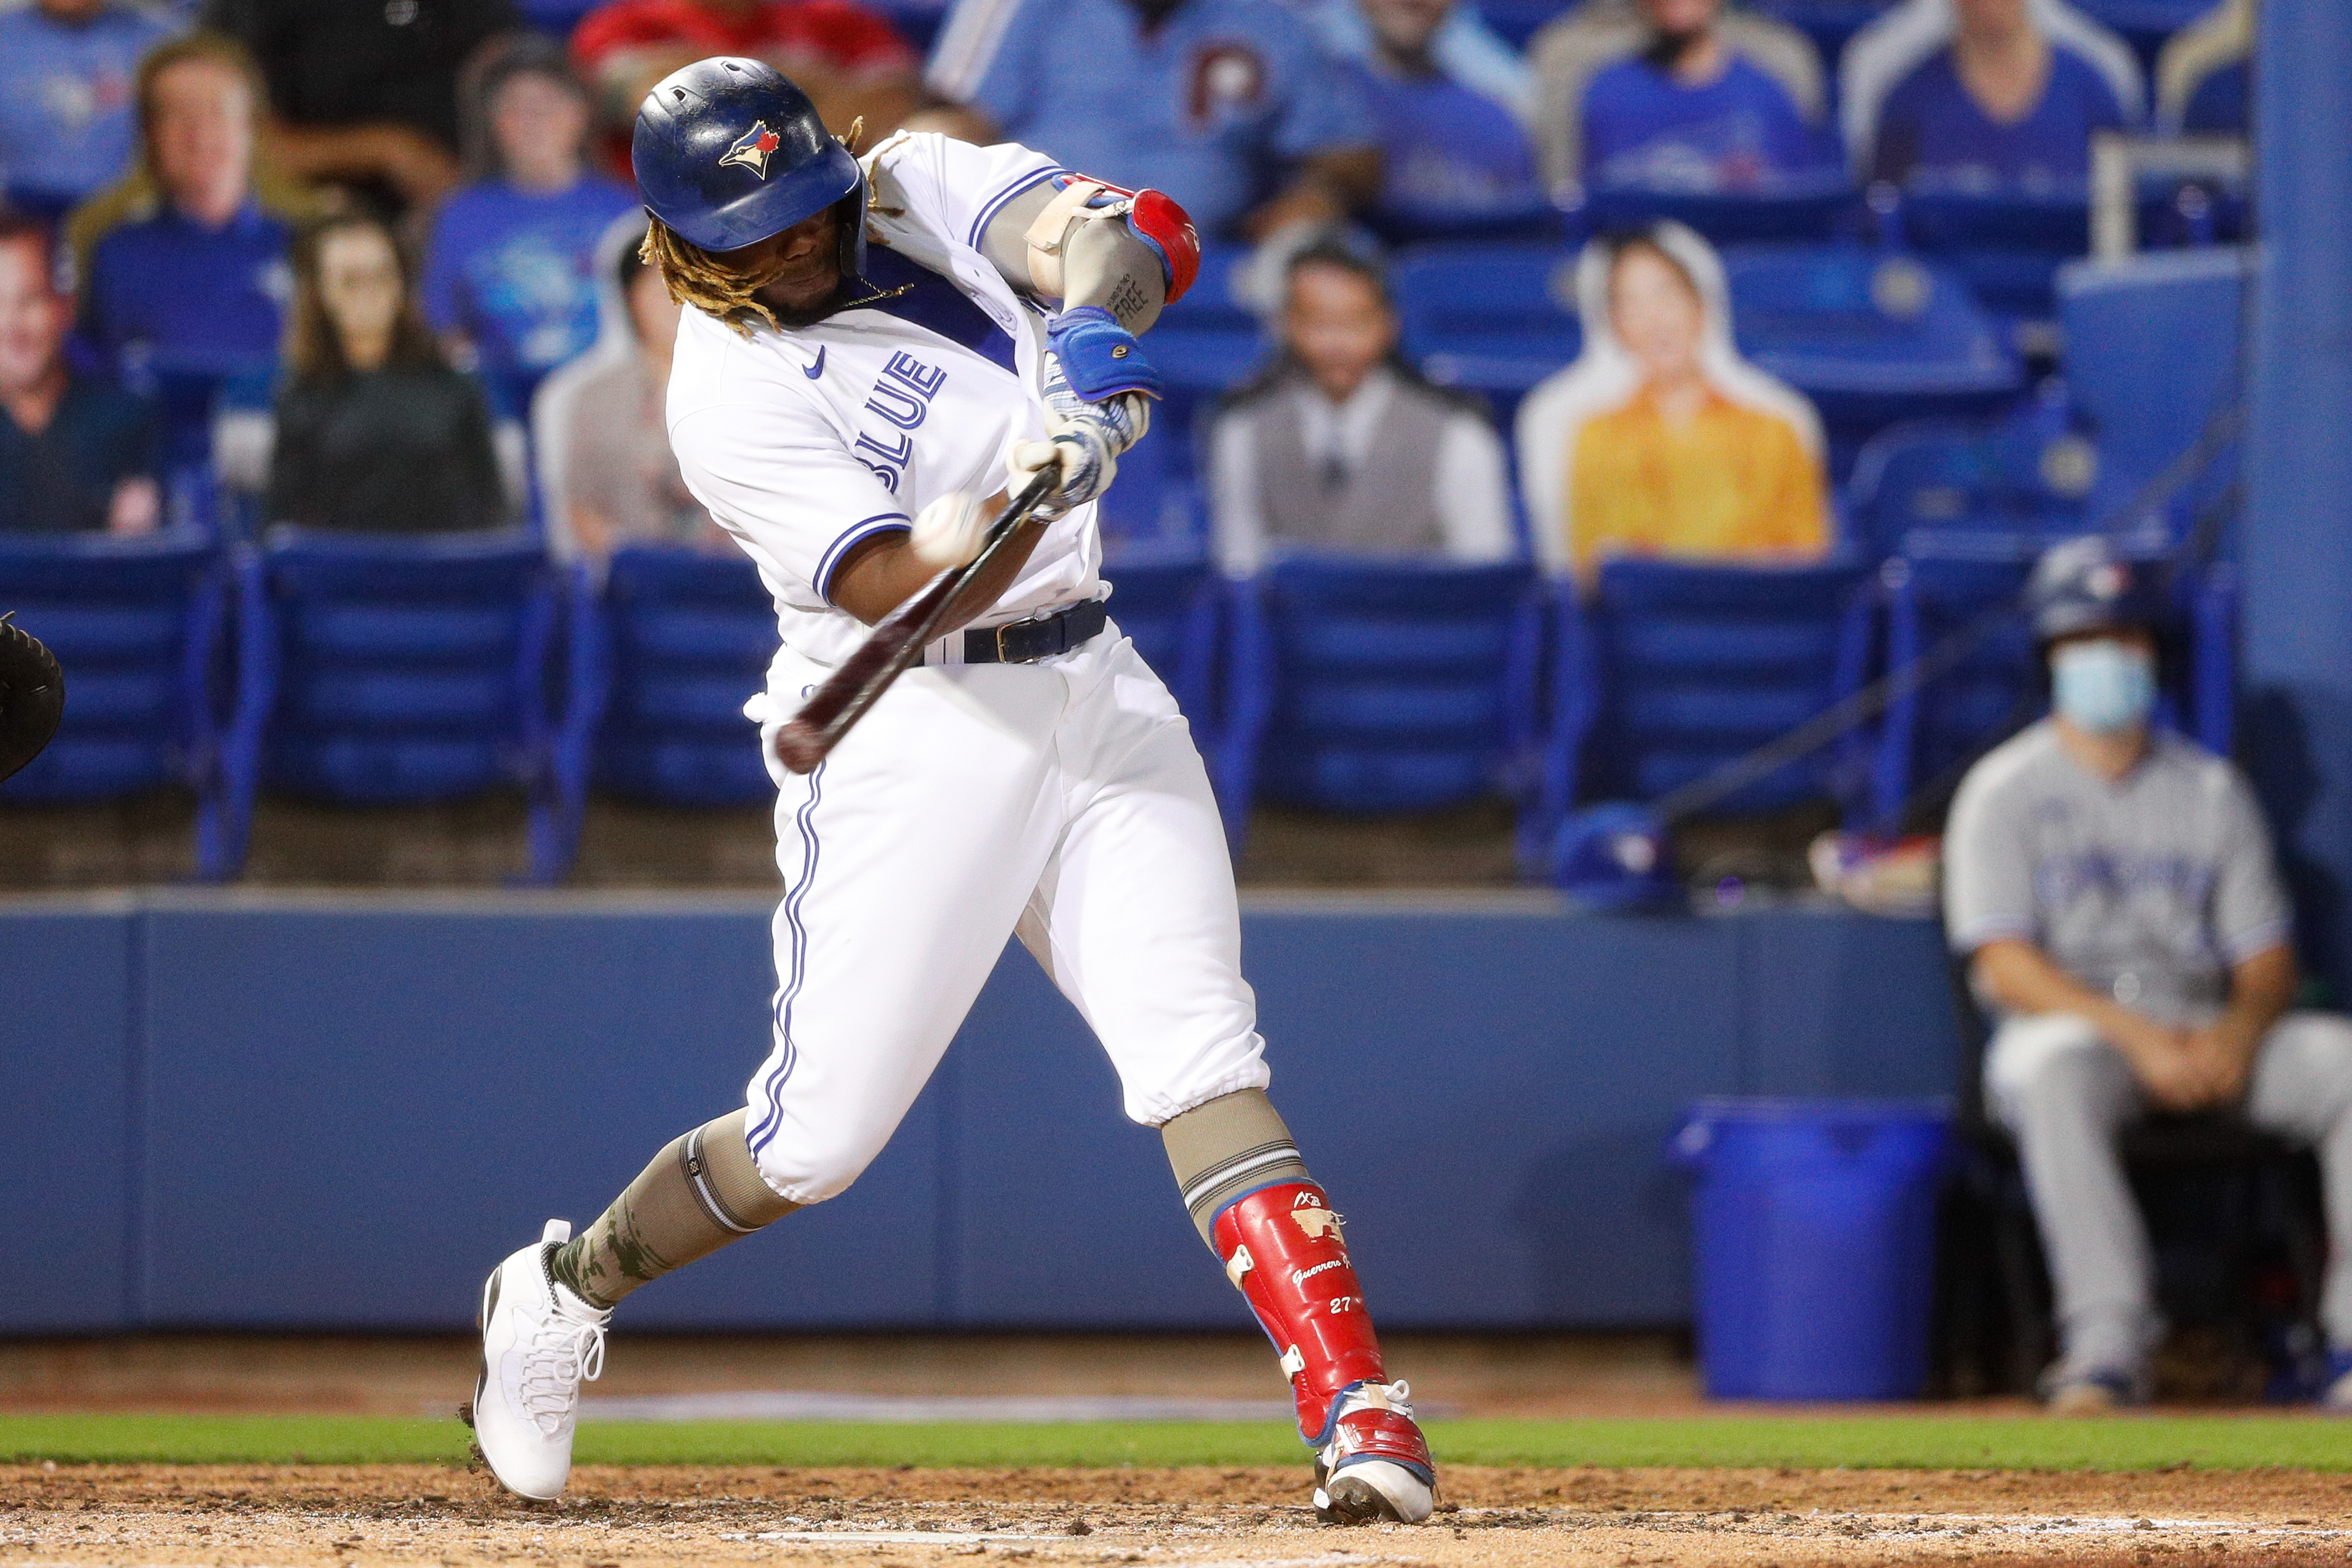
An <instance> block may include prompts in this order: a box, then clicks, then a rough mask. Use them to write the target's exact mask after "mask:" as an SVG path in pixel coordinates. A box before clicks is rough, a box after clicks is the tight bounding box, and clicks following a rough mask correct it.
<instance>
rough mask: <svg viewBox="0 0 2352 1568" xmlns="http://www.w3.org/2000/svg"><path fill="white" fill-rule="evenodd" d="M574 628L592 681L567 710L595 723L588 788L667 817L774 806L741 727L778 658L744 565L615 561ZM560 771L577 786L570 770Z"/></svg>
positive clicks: (652, 558) (662, 556)
mask: <svg viewBox="0 0 2352 1568" xmlns="http://www.w3.org/2000/svg"><path fill="white" fill-rule="evenodd" d="M574 625H575V626H579V627H582V628H583V630H582V632H580V633H578V634H577V643H578V646H579V648H580V653H581V657H580V658H579V659H578V661H577V671H578V672H579V673H584V674H588V675H590V676H591V677H592V678H593V679H596V680H597V687H596V689H595V690H593V692H585V693H582V694H581V695H578V696H576V697H575V699H574V703H573V706H574V707H575V708H577V707H579V706H583V704H584V705H586V706H590V707H591V709H592V711H593V712H595V713H596V714H597V715H598V716H599V719H598V722H597V723H595V724H594V725H593V735H594V737H595V741H594V744H595V761H594V764H593V777H594V779H595V780H596V782H598V783H599V784H601V785H603V786H604V788H606V789H611V790H613V791H614V793H615V794H619V795H625V796H628V797H630V798H632V799H634V800H652V801H657V802H660V803H662V804H665V805H673V806H733V805H745V804H749V803H751V802H754V801H759V800H768V799H770V798H771V797H772V796H773V795H774V794H775V792H776V787H775V784H774V782H773V781H772V780H771V779H770V778H769V777H768V768H767V763H766V760H765V759H764V758H762V757H761V753H760V737H759V731H758V730H757V729H755V728H754V727H752V725H751V721H750V720H748V719H746V718H745V717H744V716H743V704H744V702H745V700H746V699H747V698H749V697H750V696H751V694H752V693H754V692H757V691H760V690H761V689H762V688H763V687H764V686H765V685H766V684H767V678H768V664H769V661H771V660H772V659H773V658H774V657H775V653H776V607H775V602H774V601H773V600H772V598H771V597H770V596H769V593H768V590H767V586H766V585H765V584H764V583H762V582H761V580H760V570H759V568H757V567H756V566H754V565H752V564H751V558H750V557H748V556H745V555H743V554H742V553H741V552H740V551H737V550H731V549H730V550H728V551H725V552H724V553H719V552H706V551H701V550H683V549H661V548H659V547H646V546H632V547H630V548H627V549H620V550H616V551H614V555H613V560H612V566H611V570H610V571H609V573H608V574H607V576H606V578H605V580H604V603H603V614H602V616H601V617H598V618H596V619H595V620H594V621H593V622H582V621H580V620H577V619H575V622H574ZM590 728H591V727H587V726H583V731H586V730H588V729H590ZM562 772H563V773H564V774H565V775H566V777H567V779H571V778H577V777H578V776H579V774H578V770H576V769H575V768H572V767H570V766H566V767H564V768H562ZM567 793H568V791H567Z"/></svg>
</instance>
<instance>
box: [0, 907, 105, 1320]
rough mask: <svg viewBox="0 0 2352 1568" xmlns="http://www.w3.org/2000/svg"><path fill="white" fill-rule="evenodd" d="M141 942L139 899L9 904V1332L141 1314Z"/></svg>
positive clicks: (5, 916)
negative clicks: (137, 1307)
mask: <svg viewBox="0 0 2352 1568" xmlns="http://www.w3.org/2000/svg"><path fill="white" fill-rule="evenodd" d="M134 934H135V922H134V921H133V919H132V917H131V911H130V906H129V901H128V900H122V901H118V902H116V903H113V904H109V903H107V902H104V901H89V902H87V903H79V904H64V903H61V902H54V901H49V900H27V901H26V902H24V903H22V904H11V905H8V906H5V907H0V1154H4V1155H5V1157H0V1213H5V1215H7V1217H8V1238H9V1255H10V1259H11V1267H10V1269H9V1277H8V1288H7V1289H6V1290H5V1291H0V1333H43V1332H47V1331H58V1332H66V1331H77V1332H86V1331H89V1330H96V1329H110V1328H119V1327H121V1326H122V1325H123V1324H125V1323H128V1322H131V1312H132V1306H133V1302H132V1300H131V1285H132V1281H131V1267H132V1259H133V1252H132V1247H131V1184H132V1179H133V1173H134V1171H135V1169H136V1165H135V1161H136V1155H135V1153H134V1150H133V1147H132V1144H131V1125H130V1118H131V1094H132V1088H133V1083H134V1074H135V1073H136V1072H137V1070H138V1061H139V1041H138V1038H137V1029H138V1018H137V1013H136V1010H135V1008H134V1004H133V990H134V974H135V969H136V965H137V954H136V950H135V946H134V941H135V935H134Z"/></svg>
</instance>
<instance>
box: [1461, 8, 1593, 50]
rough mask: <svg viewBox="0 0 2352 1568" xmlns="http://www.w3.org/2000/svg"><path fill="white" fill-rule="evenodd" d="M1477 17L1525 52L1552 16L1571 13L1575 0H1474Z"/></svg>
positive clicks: (1514, 46)
mask: <svg viewBox="0 0 2352 1568" xmlns="http://www.w3.org/2000/svg"><path fill="white" fill-rule="evenodd" d="M1476 3H1477V7H1478V15H1479V16H1483V17H1485V18H1486V26H1489V27H1492V28H1494V29H1495V31H1496V32H1497V33H1499V34H1501V35H1502V37H1503V38H1504V40H1505V41H1506V42H1507V43H1508V44H1509V45H1510V46H1511V47H1513V48H1515V49H1521V50H1524V49H1525V48H1526V47H1528V39H1529V38H1532V37H1535V36H1536V34H1537V32H1538V30H1539V29H1541V28H1542V26H1543V25H1544V24H1545V23H1547V22H1549V21H1550V20H1551V19H1552V18H1553V17H1555V16H1561V15H1563V14H1565V13H1566V12H1568V11H1570V10H1572V9H1573V8H1574V6H1575V0H1476Z"/></svg>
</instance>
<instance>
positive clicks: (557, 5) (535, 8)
mask: <svg viewBox="0 0 2352 1568" xmlns="http://www.w3.org/2000/svg"><path fill="white" fill-rule="evenodd" d="M597 4H598V0H522V4H521V5H520V10H521V12H522V15H523V20H525V21H527V22H529V23H530V25H531V26H534V27H536V28H538V29H539V30H540V31H541V32H542V33H548V34H551V35H553V36H554V37H559V38H568V37H571V36H572V28H574V27H576V26H579V25H580V18H581V17H583V16H586V15H588V13H589V12H591V11H593V10H594V9H595V8H596V6H597Z"/></svg>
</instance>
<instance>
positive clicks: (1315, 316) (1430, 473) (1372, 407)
mask: <svg viewBox="0 0 2352 1568" xmlns="http://www.w3.org/2000/svg"><path fill="white" fill-rule="evenodd" d="M1281 332H1282V352H1281V354H1280V356H1279V357H1278V358H1277V359H1276V361H1274V363H1273V364H1272V365H1271V366H1270V367H1269V368H1268V369H1267V371H1265V374H1263V375H1261V376H1259V377H1258V378H1257V379H1256V380H1255V381H1254V382H1251V383H1250V384H1249V385H1247V386H1245V387H1244V388H1242V389H1241V390H1240V391H1238V392H1234V394H1233V395H1232V396H1231V397H1230V398H1229V399H1227V400H1226V402H1225V405H1224V407H1223V410H1222V411H1221V412H1220V413H1219V414H1218V417H1217V421H1216V425H1215V429H1214V432H1213V435H1212V437H1211V443H1210V465H1209V466H1210V487H1211V492H1212V494H1211V502H1212V509H1213V514H1214V518H1215V547H1216V556H1217V561H1218V564H1219V565H1220V566H1222V567H1223V569H1224V570H1225V571H1226V572H1227V573H1229V574H1230V575H1233V576H1235V577H1245V576H1247V575H1249V574H1250V573H1251V572H1253V571H1255V570H1257V569H1258V567H1259V566H1260V565H1262V564H1263V563H1264V562H1265V560H1266V559H1268V558H1269V557H1271V556H1274V555H1278V554H1281V553H1283V552H1285V551H1288V550H1304V551H1311V552H1315V553H1319V554H1336V555H1380V556H1427V557H1430V558H1433V559H1450V560H1458V561H1492V560H1507V559H1510V557H1511V556H1512V554H1513V553H1514V552H1515V551H1516V549H1517V545H1516V544H1515V543H1514V542H1513V539H1512V538H1511V503H1510V491H1509V488H1508V482H1507V479H1506V477H1505V474H1504V465H1503V444H1502V442H1501V440H1500V439H1499V438H1497V437H1496V434H1495V427H1494V425H1493V424H1492V423H1489V422H1488V420H1487V418H1486V410H1485V409H1484V408H1483V407H1482V406H1480V405H1479V404H1478V403H1477V402H1475V401H1474V400H1472V399H1469V398H1467V397H1465V396H1464V395H1463V394H1461V393H1458V392H1445V391H1443V390H1441V389H1439V388H1437V387H1433V386H1432V385H1430V384H1429V383H1428V382H1425V381H1423V380H1422V379H1421V377H1419V376H1418V375H1416V374H1414V373H1413V371H1412V370H1411V369H1410V368H1408V367H1407V366H1406V365H1405V364H1404V363H1403V362H1402V361H1401V360H1399V359H1398V357H1397V316H1396V310H1395V308H1394V307H1393V306H1392V305H1391V303H1390V300H1389V295H1388V287H1387V285H1386V283H1385V282H1384V281H1383V280H1382V278H1381V273H1380V269H1379V268H1378V267H1375V266H1373V265H1372V264H1371V263H1370V262H1368V261H1365V260H1364V259H1362V258H1361V257H1360V256H1355V255H1354V254H1352V253H1351V252H1349V250H1347V249H1346V248H1345V247H1343V246H1339V245H1338V244H1336V243H1329V242H1327V243H1322V244H1318V245H1314V246H1308V247H1307V248H1306V249H1303V250H1301V251H1300V252H1299V253H1298V254H1297V256H1293V257H1292V258H1291V260H1290V264H1289V267H1287V269H1286V273H1285V276H1284V288H1283V306H1282V315H1281Z"/></svg>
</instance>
